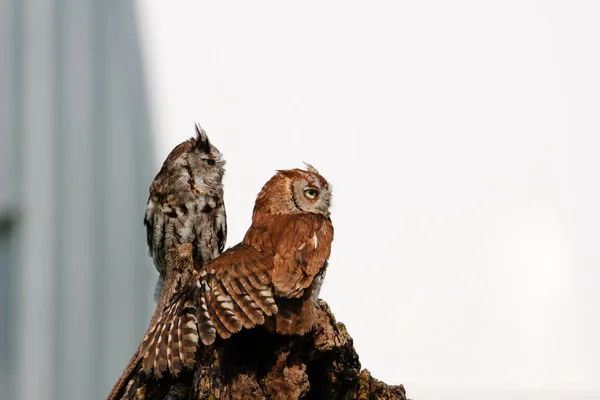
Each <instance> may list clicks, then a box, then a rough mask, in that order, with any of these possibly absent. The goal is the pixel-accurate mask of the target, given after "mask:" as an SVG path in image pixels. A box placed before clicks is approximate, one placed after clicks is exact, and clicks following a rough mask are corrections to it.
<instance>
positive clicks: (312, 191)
mask: <svg viewBox="0 0 600 400" xmlns="http://www.w3.org/2000/svg"><path fill="white" fill-rule="evenodd" d="M318 195H319V191H318V190H317V189H310V188H309V189H304V196H306V197H307V198H309V199H311V200H312V199H314V198H315V197H317V196H318Z"/></svg>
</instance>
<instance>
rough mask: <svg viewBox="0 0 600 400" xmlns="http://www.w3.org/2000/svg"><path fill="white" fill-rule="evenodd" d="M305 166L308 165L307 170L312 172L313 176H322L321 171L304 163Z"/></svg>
mask: <svg viewBox="0 0 600 400" xmlns="http://www.w3.org/2000/svg"><path fill="white" fill-rule="evenodd" d="M304 165H306V170H307V171H308V172H312V173H313V174H317V175H321V174H319V171H317V169H316V168H315V167H313V166H312V165H310V164H309V163H307V162H304Z"/></svg>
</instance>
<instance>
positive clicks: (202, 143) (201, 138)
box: [195, 122, 210, 153]
mask: <svg viewBox="0 0 600 400" xmlns="http://www.w3.org/2000/svg"><path fill="white" fill-rule="evenodd" d="M195 147H196V148H197V149H199V150H202V151H203V152H205V153H210V141H209V140H208V135H206V131H205V130H204V129H202V127H201V126H200V124H199V123H198V122H196V144H195Z"/></svg>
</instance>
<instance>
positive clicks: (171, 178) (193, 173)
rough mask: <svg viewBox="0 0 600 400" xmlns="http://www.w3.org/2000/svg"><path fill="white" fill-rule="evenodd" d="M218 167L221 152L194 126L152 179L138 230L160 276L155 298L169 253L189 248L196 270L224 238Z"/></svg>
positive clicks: (212, 255) (213, 254)
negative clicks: (186, 245) (188, 245)
mask: <svg viewBox="0 0 600 400" xmlns="http://www.w3.org/2000/svg"><path fill="white" fill-rule="evenodd" d="M224 165H225V160H223V156H222V154H221V152H220V151H219V150H218V149H217V148H216V147H215V146H213V145H212V144H211V143H210V141H209V140H208V137H207V136H206V132H205V131H204V130H203V129H202V128H201V127H200V126H199V125H198V124H196V137H193V138H191V139H189V140H187V141H185V142H183V143H181V144H179V145H178V146H177V147H175V148H174V149H173V151H171V154H169V156H168V157H167V159H166V160H165V162H164V163H163V166H162V168H161V169H160V171H159V172H158V174H157V175H156V177H155V178H154V181H153V182H152V185H151V186H150V198H149V199H148V205H147V207H146V215H145V217H144V225H145V226H146V234H147V241H148V249H149V253H150V256H151V257H152V258H153V259H154V265H155V266H156V269H157V270H158V272H159V273H160V276H159V279H158V283H157V285H156V291H155V294H154V296H155V299H157V298H158V296H159V295H160V289H161V287H162V282H163V279H164V275H165V270H166V254H167V250H168V249H169V248H171V247H174V246H177V245H180V244H183V243H191V244H192V246H193V258H194V267H195V268H196V269H199V268H200V267H201V266H202V265H204V264H206V263H208V262H209V261H211V260H212V259H214V258H215V257H217V256H218V255H219V254H221V253H222V252H223V249H224V247H225V240H226V238H227V216H226V214H225V204H224V203H223V182H222V181H223V174H224V172H225V169H224Z"/></svg>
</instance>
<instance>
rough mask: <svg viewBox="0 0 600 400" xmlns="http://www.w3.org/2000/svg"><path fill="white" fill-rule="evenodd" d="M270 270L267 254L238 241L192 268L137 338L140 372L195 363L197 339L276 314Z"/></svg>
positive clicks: (157, 371) (205, 340) (172, 370)
mask: <svg viewBox="0 0 600 400" xmlns="http://www.w3.org/2000/svg"><path fill="white" fill-rule="evenodd" d="M271 270H272V256H269V255H265V254H264V253H261V252H259V251H257V250H256V249H254V248H252V247H250V246H246V245H243V244H238V245H237V246H235V247H232V248H230V249H228V250H227V251H226V252H225V253H223V254H222V255H221V256H219V257H218V258H216V259H215V260H213V261H212V262H211V263H209V264H207V265H206V266H205V267H204V268H203V269H202V270H201V271H199V272H197V273H196V277H195V278H194V279H192V283H191V284H190V285H189V286H188V287H186V288H183V290H182V291H181V294H180V295H179V296H178V297H176V298H175V299H174V300H173V301H172V302H171V303H170V304H168V305H167V306H166V307H165V309H164V311H163V312H162V314H161V316H160V317H159V318H157V320H156V322H155V323H154V325H153V327H152V328H151V329H150V330H149V331H148V333H147V334H146V336H145V337H144V339H143V340H142V344H141V354H143V356H142V369H143V370H144V372H145V373H146V374H148V375H149V374H150V373H151V372H152V371H153V370H154V373H155V374H156V376H158V377H160V376H161V375H162V373H163V372H165V371H169V372H170V373H171V374H172V375H177V374H178V373H179V372H180V371H181V370H182V368H183V367H184V366H185V367H192V366H193V365H194V363H195V359H194V356H195V353H196V349H197V347H198V343H199V342H200V341H201V342H202V343H203V344H204V345H210V344H212V343H213V342H214V341H215V339H216V336H217V335H219V336H220V337H221V338H223V339H226V338H228V337H229V336H231V334H233V333H235V332H237V331H239V330H240V329H242V327H244V328H252V327H254V326H256V325H262V324H263V323H264V322H265V316H271V315H274V314H276V313H277V305H276V304H275V299H274V296H273V292H272V290H271V287H272V286H271V277H270V271H271Z"/></svg>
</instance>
